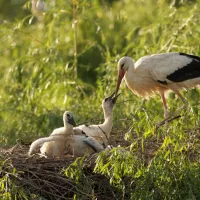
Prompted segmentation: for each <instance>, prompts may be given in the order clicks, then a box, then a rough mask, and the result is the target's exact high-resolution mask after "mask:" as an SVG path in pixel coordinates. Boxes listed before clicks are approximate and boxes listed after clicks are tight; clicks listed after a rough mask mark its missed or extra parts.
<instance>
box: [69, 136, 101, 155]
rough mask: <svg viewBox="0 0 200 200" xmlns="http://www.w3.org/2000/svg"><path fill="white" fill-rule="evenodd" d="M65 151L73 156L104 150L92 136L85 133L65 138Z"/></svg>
mask: <svg viewBox="0 0 200 200" xmlns="http://www.w3.org/2000/svg"><path fill="white" fill-rule="evenodd" d="M66 146H67V150H68V151H67V152H66V153H68V154H70V155H73V156H84V155H90V154H93V153H97V152H100V151H103V150H104V147H103V145H101V144H100V143H99V142H98V141H97V140H96V139H95V138H94V137H90V136H89V137H88V136H85V135H73V136H72V137H71V138H70V140H66Z"/></svg>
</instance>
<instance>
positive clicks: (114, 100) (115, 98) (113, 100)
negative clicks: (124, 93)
mask: <svg viewBox="0 0 200 200" xmlns="http://www.w3.org/2000/svg"><path fill="white" fill-rule="evenodd" d="M114 94H115V93H114ZM119 95H120V93H119V94H117V95H116V96H115V97H114V98H112V103H113V104H115V103H116V102H117V98H118V96H119Z"/></svg>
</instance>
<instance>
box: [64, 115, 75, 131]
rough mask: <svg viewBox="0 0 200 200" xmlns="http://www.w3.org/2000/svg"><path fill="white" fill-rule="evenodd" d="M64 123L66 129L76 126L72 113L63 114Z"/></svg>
mask: <svg viewBox="0 0 200 200" xmlns="http://www.w3.org/2000/svg"><path fill="white" fill-rule="evenodd" d="M63 122H64V125H65V127H67V126H72V127H73V126H76V123H75V121H74V115H73V114H72V112H69V111H65V112H64V114H63Z"/></svg>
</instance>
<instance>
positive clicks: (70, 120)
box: [68, 117, 76, 127]
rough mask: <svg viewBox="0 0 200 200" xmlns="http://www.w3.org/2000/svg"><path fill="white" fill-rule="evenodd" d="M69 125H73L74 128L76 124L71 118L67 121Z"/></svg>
mask: <svg viewBox="0 0 200 200" xmlns="http://www.w3.org/2000/svg"><path fill="white" fill-rule="evenodd" d="M68 122H69V124H71V125H73V126H74V127H75V126H76V123H75V121H74V118H73V117H71V118H70V119H69V120H68Z"/></svg>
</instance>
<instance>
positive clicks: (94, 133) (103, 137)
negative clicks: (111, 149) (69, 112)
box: [74, 93, 119, 147]
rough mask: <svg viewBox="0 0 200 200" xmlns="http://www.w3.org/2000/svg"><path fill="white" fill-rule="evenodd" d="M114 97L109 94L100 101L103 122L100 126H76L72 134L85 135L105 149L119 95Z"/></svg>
mask: <svg viewBox="0 0 200 200" xmlns="http://www.w3.org/2000/svg"><path fill="white" fill-rule="evenodd" d="M114 95H115V93H113V94H111V95H110V96H109V97H107V98H105V99H103V101H102V108H103V112H104V122H103V123H102V124H98V125H96V124H95V125H89V126H87V125H80V126H77V127H75V128H74V134H75V135H81V134H85V135H86V136H91V137H93V138H95V140H97V141H98V142H99V143H100V144H101V145H105V147H106V146H107V145H108V139H109V137H110V132H111V130H112V126H113V108H114V105H115V103H116V101H117V98H118V96H119V94H118V95H116V96H115V97H114ZM88 143H89V142H88Z"/></svg>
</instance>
